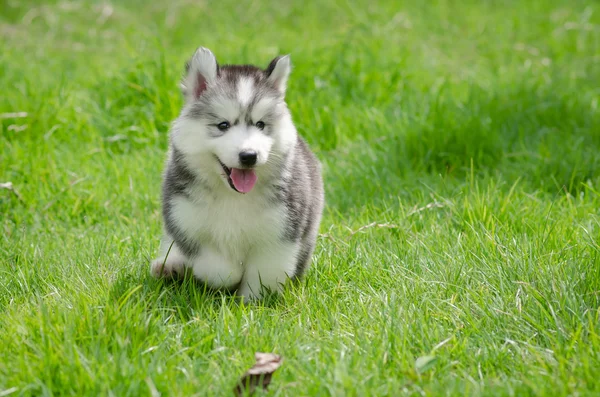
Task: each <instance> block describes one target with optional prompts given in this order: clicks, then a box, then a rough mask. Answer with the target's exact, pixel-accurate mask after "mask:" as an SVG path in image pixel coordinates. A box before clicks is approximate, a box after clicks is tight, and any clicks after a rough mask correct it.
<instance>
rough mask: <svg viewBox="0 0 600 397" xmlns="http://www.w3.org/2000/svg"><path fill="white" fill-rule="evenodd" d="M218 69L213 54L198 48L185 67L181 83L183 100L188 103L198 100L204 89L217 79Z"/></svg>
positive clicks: (205, 49)
mask: <svg viewBox="0 0 600 397" xmlns="http://www.w3.org/2000/svg"><path fill="white" fill-rule="evenodd" d="M218 69H219V65H218V64H217V59H216V58H215V56H214V54H213V53H212V52H211V51H210V50H209V49H208V48H204V47H200V48H198V49H197V50H196V53H195V54H194V56H193V57H192V59H190V61H189V62H188V63H187V64H186V65H185V77H184V78H183V80H182V81H181V91H182V92H183V95H184V96H185V99H186V100H187V101H188V102H189V101H193V100H196V99H198V98H199V97H200V95H202V93H203V92H204V90H206V87H207V86H208V85H209V84H212V83H213V82H214V81H215V80H216V79H217V72H218Z"/></svg>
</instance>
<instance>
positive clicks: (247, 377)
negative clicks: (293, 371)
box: [233, 353, 283, 397]
mask: <svg viewBox="0 0 600 397" xmlns="http://www.w3.org/2000/svg"><path fill="white" fill-rule="evenodd" d="M254 359H255V360H256V363H255V364H254V365H253V366H252V368H250V369H249V370H248V371H246V372H245V373H244V375H242V377H241V379H240V381H239V382H238V384H237V385H236V387H235V389H233V392H234V393H235V395H236V396H238V397H239V396H242V395H244V392H246V391H247V392H248V394H252V393H254V391H255V390H256V387H257V386H260V387H261V388H262V389H264V390H266V389H267V387H268V386H269V384H270V383H271V376H272V375H273V372H275V371H276V370H277V368H279V367H280V366H281V364H282V362H283V360H282V358H281V356H278V355H277V354H273V353H255V354H254Z"/></svg>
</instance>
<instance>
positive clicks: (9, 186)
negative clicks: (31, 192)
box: [0, 182, 25, 203]
mask: <svg viewBox="0 0 600 397" xmlns="http://www.w3.org/2000/svg"><path fill="white" fill-rule="evenodd" d="M0 189H6V190H10V191H11V192H12V193H13V194H14V195H15V197H16V198H17V199H19V201H20V202H22V203H24V202H25V200H23V197H21V195H20V194H19V192H17V191H16V190H15V188H14V186H13V184H12V182H4V183H0Z"/></svg>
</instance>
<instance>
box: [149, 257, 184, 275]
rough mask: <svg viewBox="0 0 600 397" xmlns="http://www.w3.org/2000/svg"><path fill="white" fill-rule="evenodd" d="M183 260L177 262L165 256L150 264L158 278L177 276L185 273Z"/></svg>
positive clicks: (151, 270) (151, 271)
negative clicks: (165, 258)
mask: <svg viewBox="0 0 600 397" xmlns="http://www.w3.org/2000/svg"><path fill="white" fill-rule="evenodd" d="M183 271H184V265H183V262H176V261H173V260H169V259H167V260H166V261H165V260H164V258H159V259H155V260H154V261H152V263H151V264H150V273H151V274H152V276H154V277H156V278H161V277H162V278H177V277H180V276H181V275H183Z"/></svg>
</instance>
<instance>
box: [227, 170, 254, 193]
mask: <svg viewBox="0 0 600 397" xmlns="http://www.w3.org/2000/svg"><path fill="white" fill-rule="evenodd" d="M231 181H232V182H233V186H235V188H236V189H237V190H238V192H240V193H248V192H249V191H250V190H252V188H253V187H254V184H255V183H256V173H255V172H254V170H241V169H239V168H232V169H231Z"/></svg>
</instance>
